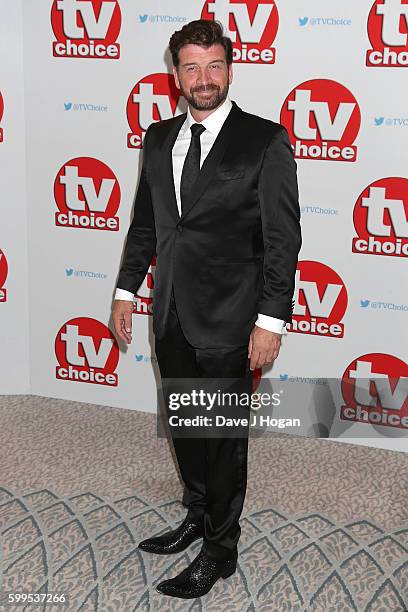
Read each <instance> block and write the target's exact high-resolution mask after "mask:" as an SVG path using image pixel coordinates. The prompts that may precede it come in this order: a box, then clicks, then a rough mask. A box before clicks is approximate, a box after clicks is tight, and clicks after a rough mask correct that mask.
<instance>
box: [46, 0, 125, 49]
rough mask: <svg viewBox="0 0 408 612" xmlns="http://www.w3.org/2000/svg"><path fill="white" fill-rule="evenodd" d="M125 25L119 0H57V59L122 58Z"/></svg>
mask: <svg viewBox="0 0 408 612" xmlns="http://www.w3.org/2000/svg"><path fill="white" fill-rule="evenodd" d="M121 22H122V16H121V11H120V6H119V2H118V1H117V0H54V2H53V4H52V7H51V26H52V29H53V32H54V35H55V38H56V40H54V41H53V43H52V49H53V55H54V57H69V58H87V59H90V58H93V59H119V57H120V45H119V44H118V43H117V42H116V41H117V38H118V36H119V33H120V28H121Z"/></svg>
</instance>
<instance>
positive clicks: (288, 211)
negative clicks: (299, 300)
mask: <svg viewBox="0 0 408 612" xmlns="http://www.w3.org/2000/svg"><path fill="white" fill-rule="evenodd" d="M258 193H259V202H260V209H261V219H262V235H263V243H264V268H263V275H264V288H263V293H262V295H261V298H260V300H259V303H258V313H261V314H265V315H269V316H272V317H276V318H279V319H283V320H284V321H286V322H288V323H291V322H292V312H293V307H294V300H293V293H294V288H295V274H296V266H297V261H298V253H299V250H300V247H301V244H302V236H301V226H300V208H299V194H298V183H297V164H296V161H295V158H294V154H293V150H292V147H291V144H290V141H289V136H288V133H287V131H286V128H284V127H283V126H280V129H279V130H278V131H277V132H276V134H275V135H274V136H273V139H272V140H271V142H270V143H269V145H268V147H267V149H266V151H265V155H264V158H263V162H262V167H261V171H260V176H259V183H258Z"/></svg>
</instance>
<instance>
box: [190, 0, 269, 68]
mask: <svg viewBox="0 0 408 612" xmlns="http://www.w3.org/2000/svg"><path fill="white" fill-rule="evenodd" d="M201 18H202V19H215V20H217V21H220V22H221V23H222V24H223V26H224V28H225V31H226V35H227V36H229V37H230V38H231V40H232V43H233V60H234V62H237V63H248V64H274V63H275V57H276V49H275V48H274V47H273V46H272V45H273V43H274V41H275V38H276V34H277V32H278V27H279V13H278V8H277V6H276V2H274V0H263V2H258V1H257V0H246V2H245V1H244V2H242V0H207V1H206V2H205V4H204V7H203V9H202V12H201Z"/></svg>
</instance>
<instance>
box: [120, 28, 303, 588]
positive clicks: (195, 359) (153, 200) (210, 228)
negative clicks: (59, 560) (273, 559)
mask: <svg viewBox="0 0 408 612" xmlns="http://www.w3.org/2000/svg"><path fill="white" fill-rule="evenodd" d="M169 46H170V51H171V53H172V58H173V64H174V67H173V73H174V78H175V82H176V85H177V87H178V88H179V89H180V90H181V93H182V94H183V95H184V97H185V98H186V100H187V102H188V111H187V113H184V114H182V115H179V116H177V117H174V118H171V119H167V120H164V121H158V122H156V123H153V124H151V125H150V126H149V128H148V130H147V131H146V135H145V140H144V155H143V166H142V171H141V176H140V182H139V187H138V191H137V195H136V200H135V206H134V217H133V220H132V223H131V225H130V228H129V232H128V235H127V239H126V245H125V251H124V257H123V263H122V266H121V269H120V273H119V277H118V281H117V292H116V295H115V300H114V304H113V320H114V325H115V329H116V332H117V334H118V335H119V336H120V337H121V338H122V339H123V340H124V341H125V342H127V343H129V342H130V341H131V338H132V336H131V312H132V301H131V300H132V298H133V295H134V294H135V293H136V292H137V289H138V287H139V285H140V284H141V282H142V280H143V279H144V277H145V275H146V272H147V270H148V267H149V264H150V261H151V259H152V257H153V255H154V254H155V253H156V254H157V267H156V277H155V288H154V309H153V332H154V334H155V350H156V355H157V359H158V364H159V368H160V373H161V377H162V379H167V378H173V379H174V378H180V379H181V378H200V377H202V378H203V379H204V378H207V379H208V378H217V377H220V378H227V377H240V378H242V380H248V376H249V377H250V376H251V371H253V370H254V369H255V368H260V367H262V366H264V365H266V364H268V363H271V362H273V361H274V360H275V359H276V357H277V355H278V353H279V349H280V344H281V336H282V333H285V332H286V330H285V329H284V326H285V322H291V320H292V319H291V315H292V310H293V301H292V297H293V291H294V278H295V270H296V264H297V256H298V252H299V249H300V246H301V230H300V223H299V220H300V211H299V204H298V188H297V177H296V162H295V160H294V156H293V151H292V148H291V145H290V142H289V138H288V135H287V132H286V130H285V129H284V128H283V127H282V126H281V125H279V124H278V123H274V122H273V121H270V120H267V119H263V118H261V117H258V116H256V115H252V114H249V113H246V112H244V111H243V110H241V108H240V107H239V106H238V105H237V104H236V103H235V102H233V101H231V100H230V98H229V96H228V90H229V85H230V83H231V82H232V44H231V40H230V39H229V38H227V37H225V36H223V30H222V26H221V24H219V23H218V22H214V21H207V20H203V19H200V20H196V21H192V22H190V23H188V24H186V25H185V26H184V27H183V28H182V29H181V30H180V31H177V32H175V33H174V34H173V36H172V37H171V39H170V45H169ZM173 444H174V447H175V451H176V455H177V460H178V464H179V467H180V472H181V475H182V478H183V481H184V485H185V490H186V495H187V499H188V513H187V516H186V518H185V520H184V521H183V522H182V523H181V525H179V527H178V528H177V529H175V530H173V531H170V532H168V533H165V534H164V535H162V536H159V537H152V538H149V539H148V540H145V541H143V542H141V543H140V544H139V547H140V548H141V549H142V550H144V551H147V552H153V553H158V554H172V553H178V552H180V551H182V550H185V549H186V548H187V547H188V546H189V545H190V544H191V543H192V542H193V541H194V540H197V539H199V538H203V545H202V549H201V551H200V553H199V555H198V556H197V557H196V558H195V559H194V560H193V562H192V563H191V564H190V565H189V566H188V567H187V568H185V569H184V570H183V572H181V574H179V575H178V576H177V577H175V578H172V579H170V580H166V581H164V582H162V583H161V584H159V585H158V587H157V589H158V590H159V592H161V593H164V594H167V595H171V596H174V597H181V598H193V597H200V596H201V595H204V594H205V593H207V592H208V591H209V590H210V589H211V588H212V586H213V585H214V583H215V582H216V581H217V580H218V579H219V578H220V577H223V578H226V577H228V576H229V575H231V574H232V573H234V571H235V568H236V563H237V543H238V539H239V536H240V526H239V516H240V513H241V510H242V506H243V502H244V497H245V490H246V477H247V472H246V469H247V445H248V439H247V438H245V437H236V438H233V437H230V438H228V439H227V438H212V439H205V438H196V439H188V438H173Z"/></svg>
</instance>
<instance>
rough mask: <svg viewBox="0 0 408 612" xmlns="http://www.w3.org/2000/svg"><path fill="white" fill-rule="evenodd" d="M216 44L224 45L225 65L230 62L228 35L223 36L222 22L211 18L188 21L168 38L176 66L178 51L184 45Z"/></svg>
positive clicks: (230, 46) (204, 45)
mask: <svg viewBox="0 0 408 612" xmlns="http://www.w3.org/2000/svg"><path fill="white" fill-rule="evenodd" d="M216 44H219V45H222V46H223V47H224V50H225V58H226V60H227V65H228V66H229V65H230V64H232V42H231V39H230V38H228V36H224V30H223V27H222V24H221V23H220V22H219V21H214V20H213V19H196V20H195V21H190V22H189V23H186V25H184V26H183V27H182V28H181V30H176V32H174V34H173V35H172V37H171V38H170V41H169V48H170V52H171V57H172V59H173V64H174V66H175V67H176V68H177V66H178V65H179V51H180V49H181V47H183V46H184V45H200V46H201V47H211V45H216Z"/></svg>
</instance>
